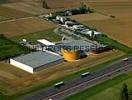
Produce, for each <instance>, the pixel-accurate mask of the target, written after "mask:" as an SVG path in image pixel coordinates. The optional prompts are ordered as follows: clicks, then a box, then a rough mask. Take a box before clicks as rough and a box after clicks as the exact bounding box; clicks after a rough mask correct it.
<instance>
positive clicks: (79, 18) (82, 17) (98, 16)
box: [70, 13, 110, 22]
mask: <svg viewBox="0 0 132 100" xmlns="http://www.w3.org/2000/svg"><path fill="white" fill-rule="evenodd" d="M70 18H71V19H75V20H77V21H79V22H85V21H91V20H100V21H101V20H106V19H110V17H109V16H105V15H102V14H99V13H91V14H82V15H74V16H71V17H70Z"/></svg>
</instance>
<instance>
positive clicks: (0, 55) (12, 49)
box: [0, 35, 29, 60]
mask: <svg viewBox="0 0 132 100" xmlns="http://www.w3.org/2000/svg"><path fill="white" fill-rule="evenodd" d="M28 52H29V50H28V49H27V48H25V47H22V46H20V45H19V44H16V43H15V42H12V41H10V40H8V39H6V38H5V37H4V36H3V35H0V60H3V59H7V58H9V57H14V56H17V55H20V54H23V53H28Z"/></svg>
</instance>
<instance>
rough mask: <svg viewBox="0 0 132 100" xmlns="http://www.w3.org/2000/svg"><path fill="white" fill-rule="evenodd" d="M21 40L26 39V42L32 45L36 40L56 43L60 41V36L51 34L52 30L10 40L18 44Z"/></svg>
mask: <svg viewBox="0 0 132 100" xmlns="http://www.w3.org/2000/svg"><path fill="white" fill-rule="evenodd" d="M22 39H27V40H28V41H30V42H31V43H33V44H34V43H36V42H37V41H36V40H38V39H47V40H49V41H52V42H57V41H60V40H61V36H59V35H57V34H55V33H54V32H53V29H50V30H46V31H40V32H35V33H31V34H27V35H23V36H19V37H14V38H12V40H14V41H17V42H20V41H21V40H22Z"/></svg>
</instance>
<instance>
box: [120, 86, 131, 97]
mask: <svg viewBox="0 0 132 100" xmlns="http://www.w3.org/2000/svg"><path fill="white" fill-rule="evenodd" d="M119 100H129V94H128V88H127V84H123V86H122V89H121V94H120V99H119Z"/></svg>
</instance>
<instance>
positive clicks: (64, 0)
mask: <svg viewBox="0 0 132 100" xmlns="http://www.w3.org/2000/svg"><path fill="white" fill-rule="evenodd" d="M80 1H81V0H76V1H75V0H47V3H48V5H49V7H50V8H73V7H78V6H80Z"/></svg>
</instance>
